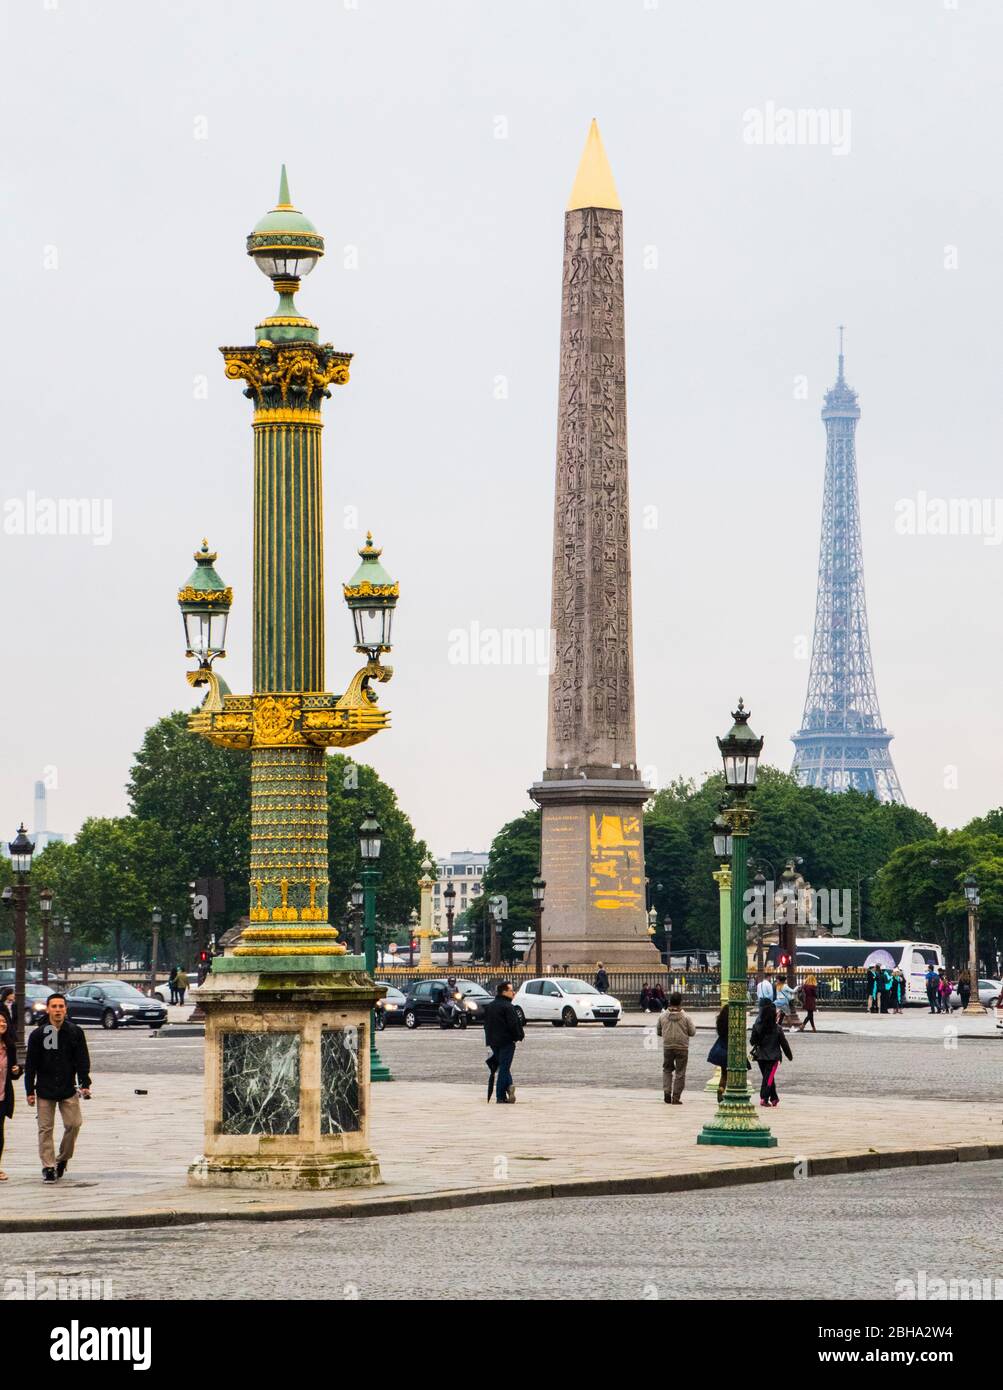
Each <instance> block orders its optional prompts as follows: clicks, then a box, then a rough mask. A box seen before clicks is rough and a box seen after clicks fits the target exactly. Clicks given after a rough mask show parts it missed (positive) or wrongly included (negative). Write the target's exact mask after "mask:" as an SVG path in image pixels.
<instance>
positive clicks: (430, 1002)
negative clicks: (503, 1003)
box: [401, 979, 491, 1028]
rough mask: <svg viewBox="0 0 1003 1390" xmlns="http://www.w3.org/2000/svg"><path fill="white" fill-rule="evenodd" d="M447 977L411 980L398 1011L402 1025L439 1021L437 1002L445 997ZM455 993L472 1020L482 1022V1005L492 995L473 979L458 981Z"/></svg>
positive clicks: (410, 1025)
mask: <svg viewBox="0 0 1003 1390" xmlns="http://www.w3.org/2000/svg"><path fill="white" fill-rule="evenodd" d="M447 989H448V984H447V982H446V980H444V979H440V980H413V981H412V982H411V984H410V986H409V987H408V991H407V997H406V998H405V1000H404V1004H403V1007H402V1011H401V1017H402V1019H403V1023H404V1027H405V1028H417V1027H418V1025H419V1024H420V1023H438V1022H439V1005H440V1004H441V1003H442V1001H443V1000H444V999H445V997H446V991H447ZM456 992H457V993H458V994H461V995H462V996H463V1007H464V1009H465V1010H466V1012H467V1013H468V1014H469V1018H470V1022H471V1023H483V1022H484V1006H485V1005H486V1004H489V1003H490V1002H491V995H490V994H489V993H488V992H487V990H486V989H484V987H483V986H482V985H479V984H477V982H476V981H475V980H457V981H456Z"/></svg>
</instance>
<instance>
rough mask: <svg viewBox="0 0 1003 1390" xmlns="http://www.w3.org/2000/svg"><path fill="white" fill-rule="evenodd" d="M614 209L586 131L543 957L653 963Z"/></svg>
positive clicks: (565, 357) (567, 387)
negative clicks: (637, 735)
mask: <svg viewBox="0 0 1003 1390" xmlns="http://www.w3.org/2000/svg"><path fill="white" fill-rule="evenodd" d="M624 356H625V346H624V298H623V211H622V208H621V205H620V200H619V198H618V196H617V192H616V186H615V184H614V182H613V175H612V172H611V171H610V167H609V162H608V160H607V159H606V153H605V150H604V149H603V145H602V140H601V138H600V135H599V129H598V126H597V125H596V123H595V121H593V122H592V126H591V128H590V130H589V135H588V139H587V141H586V144H585V152H584V154H583V156H582V161H581V164H580V166H579V169H578V175H577V177H576V179H575V185H574V188H573V190H572V194H571V199H570V201H569V204H568V209H567V212H566V214H565V219H564V283H563V291H562V300H561V365H560V387H559V393H560V394H559V405H558V425H557V471H556V487H555V504H554V564H553V591H552V609H551V613H552V617H551V627H552V632H551V640H552V642H553V659H552V669H551V674H550V688H549V696H550V706H549V716H548V724H547V770H546V771H545V773H544V775H543V780H542V781H541V782H538V783H536V784H535V785H534V787H533V788H532V795H533V797H534V799H535V800H536V801H537V802H539V804H540V805H541V806H542V808H543V843H542V853H541V868H542V873H543V877H544V878H545V879H546V881H547V903H546V927H545V931H544V957H545V960H546V961H549V962H551V963H554V964H561V963H564V962H569V963H572V962H574V963H586V962H588V963H591V962H593V961H596V960H602V961H603V962H604V964H624V965H626V964H632V965H636V964H639V963H641V964H645V965H647V964H655V965H657V963H658V957H657V955H655V953H654V951H653V950H652V947H651V945H650V942H649V939H648V935H647V922H646V918H645V911H644V909H645V901H644V841H643V832H642V824H641V807H642V805H643V803H644V801H645V800H646V799H647V797H648V795H649V794H650V793H649V791H648V789H647V788H646V787H645V786H644V784H643V783H642V782H641V780H640V777H639V775H638V771H637V767H636V754H635V739H634V690H633V638H632V631H631V594H630V505H629V491H628V478H627V399H626V379H625V377H626V374H625V366H624Z"/></svg>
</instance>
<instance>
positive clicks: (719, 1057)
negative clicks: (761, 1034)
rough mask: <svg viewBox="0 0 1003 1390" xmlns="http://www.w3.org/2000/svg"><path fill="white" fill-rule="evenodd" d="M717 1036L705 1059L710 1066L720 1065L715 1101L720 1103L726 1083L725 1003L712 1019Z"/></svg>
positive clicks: (726, 1030)
mask: <svg viewBox="0 0 1003 1390" xmlns="http://www.w3.org/2000/svg"><path fill="white" fill-rule="evenodd" d="M714 1027H715V1028H716V1029H717V1037H716V1038H715V1039H714V1046H713V1047H712V1048H711V1050H710V1051H709V1052H708V1053H707V1061H708V1062H710V1064H711V1066H712V1067H720V1069H721V1075H720V1076H719V1077H718V1082H717V1103H718V1105H720V1104H721V1098H722V1096H723V1095H724V1088H725V1086H727V1084H728V1005H727V1004H725V1005H724V1006H723V1007H722V1009H721V1012H720V1013H719V1014H718V1016H717V1018H716V1019H715V1020H714Z"/></svg>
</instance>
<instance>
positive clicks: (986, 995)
mask: <svg viewBox="0 0 1003 1390" xmlns="http://www.w3.org/2000/svg"><path fill="white" fill-rule="evenodd" d="M1001 989H1003V982H1001V981H1000V980H980V981H979V1000H980V1002H981V1003H982V1004H984V1005H985V1006H986V1008H988V1007H989V1005H990V1004H995V1002H996V1000H997V999H998V998H999V997H1000V990H1001ZM947 1002H948V1004H949V1005H950V1007H951V1008H952V1009H960V1008H961V995H960V994H959V993H958V991H957V990H954V991H953V992H952V993H951V994H950V995H949V996H948V1000H947Z"/></svg>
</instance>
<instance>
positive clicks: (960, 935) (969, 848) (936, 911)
mask: <svg viewBox="0 0 1003 1390" xmlns="http://www.w3.org/2000/svg"><path fill="white" fill-rule="evenodd" d="M990 815H992V813H990ZM986 822H988V823H990V824H993V823H998V822H994V821H992V820H990V817H985V818H982V820H980V821H973V822H972V823H971V824H972V825H974V826H976V827H977V829H976V831H975V832H974V833H973V832H972V831H971V830H970V829H969V828H968V827H967V826H966V827H965V829H963V830H952V831H948V830H942V831H940V832H939V834H938V835H936V837H934V838H932V839H924V840H920V841H918V842H916V843H914V844H907V845H902V846H900V847H899V848H898V849H896V850H895V851H894V853H893V854H892V855H891V856H890V858H889V860H888V862H887V864H885V866H884V867H883V868H882V870H881V872H880V873H879V875H878V880H877V887H876V889H875V900H876V901H877V902H878V903H879V904H880V906H881V908H882V910H883V912H884V913H885V915H886V917H887V918H888V919H889V920H890V921H894V922H895V923H896V928H895V930H894V932H893V933H892V934H893V935H895V936H917V935H920V936H923V937H926V938H929V939H930V940H932V941H936V942H938V943H940V944H942V945H943V946H944V949H945V954H946V955H947V958H948V960H949V961H950V962H951V964H952V965H961V964H964V963H966V962H967V959H968V944H967V943H968V924H967V916H968V912H967V903H966V900H965V896H964V891H963V888H962V882H963V880H964V878H965V876H966V874H968V873H969V871H971V872H972V873H974V875H975V878H976V880H977V882H978V884H979V890H980V896H981V905H980V908H979V919H980V924H981V927H982V928H983V929H984V932H985V933H986V937H987V938H991V939H992V946H991V949H989V946H988V940H987V939H984V941H983V946H984V948H985V950H984V954H986V955H987V956H989V957H990V959H992V960H993V961H994V959H995V955H996V943H995V937H996V934H997V932H998V931H999V930H1000V928H1001V927H1003V835H999V834H985V833H978V830H979V829H980V828H981V825H982V824H984V823H986Z"/></svg>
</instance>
